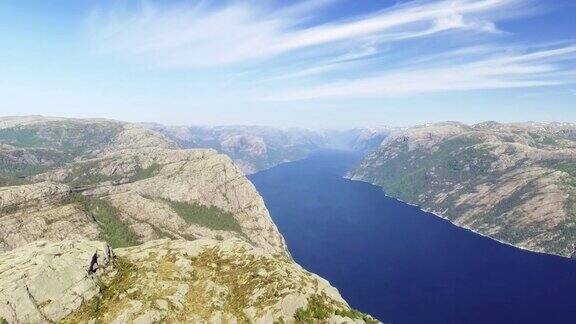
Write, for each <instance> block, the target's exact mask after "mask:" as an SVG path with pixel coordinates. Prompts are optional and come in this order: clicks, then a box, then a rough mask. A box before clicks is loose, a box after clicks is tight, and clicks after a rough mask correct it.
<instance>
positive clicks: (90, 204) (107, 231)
mask: <svg viewBox="0 0 576 324" xmlns="http://www.w3.org/2000/svg"><path fill="white" fill-rule="evenodd" d="M70 202H71V203H77V204H79V205H80V206H81V207H82V209H83V210H84V211H85V212H86V213H87V214H88V215H90V216H92V218H93V219H94V220H95V221H96V223H97V224H98V226H100V228H101V229H102V232H103V236H104V237H103V239H104V240H106V242H108V244H110V246H111V247H112V248H121V247H127V246H134V245H137V244H139V242H138V241H137V240H136V235H135V234H134V232H133V231H132V230H131V229H130V228H129V227H128V225H126V224H125V223H123V222H122V221H121V220H120V219H119V217H118V214H119V211H118V209H117V208H116V207H114V206H112V205H111V204H110V203H109V202H108V201H106V200H103V199H89V198H86V197H85V196H83V195H81V194H72V195H71V197H70Z"/></svg>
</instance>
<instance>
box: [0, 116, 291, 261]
mask: <svg viewBox="0 0 576 324" xmlns="http://www.w3.org/2000/svg"><path fill="white" fill-rule="evenodd" d="M9 122H10V123H9V125H11V126H12V128H5V129H4V133H3V134H4V138H3V137H2V133H0V142H1V141H2V140H4V141H6V143H11V145H23V144H24V143H27V144H30V145H33V146H34V147H33V148H34V149H37V148H41V149H49V147H52V148H51V149H54V150H55V152H59V153H58V154H61V156H62V163H63V165H62V166H57V165H56V166H53V167H52V168H51V170H49V171H48V172H44V173H40V174H37V175H33V174H30V175H28V176H27V179H26V180H25V181H24V184H21V185H16V186H8V187H1V186H0V225H2V227H1V228H0V233H1V234H2V236H0V250H9V249H13V248H15V247H18V246H21V245H23V244H26V243H29V242H33V241H35V240H39V239H45V240H53V241H58V240H62V239H75V238H81V237H84V238H87V239H105V240H107V241H109V242H110V243H111V244H112V245H113V246H115V247H119V246H128V245H133V244H136V243H142V242H145V241H148V240H153V239H158V238H162V237H169V238H183V239H195V238H214V239H216V238H220V239H224V238H230V237H237V238H241V239H244V240H247V241H248V242H250V243H252V244H255V245H256V246H258V247H260V248H262V249H264V250H266V251H268V252H270V253H283V254H286V253H287V249H286V246H285V243H284V240H283V238H282V236H281V235H280V233H279V232H278V230H277V228H276V226H275V225H274V223H273V222H272V220H271V218H270V215H269V214H268V211H267V209H266V207H265V206H264V202H263V200H262V198H261V197H260V195H259V194H258V192H257V191H256V189H255V188H254V186H253V185H252V184H251V183H250V182H249V181H248V180H247V179H246V177H245V176H244V174H243V173H242V171H241V170H240V169H239V168H238V167H237V166H235V165H234V163H233V162H232V161H231V160H230V158H228V157H227V156H225V155H221V154H218V153H216V152H215V151H213V150H206V149H196V150H180V149H178V148H177V145H176V144H175V143H174V142H173V141H172V140H170V139H169V138H167V137H166V136H164V135H162V134H159V133H157V132H155V131H153V130H150V129H147V128H143V127H140V126H137V125H133V124H123V123H117V122H112V121H89V120H52V119H49V120H47V121H45V122H44V123H42V122H41V120H39V119H38V118H32V119H26V118H24V121H23V122H22V123H23V124H16V123H15V121H14V120H9ZM57 123H62V125H61V127H62V128H65V129H67V131H66V132H64V131H62V130H61V129H59V126H58V124H57ZM94 127H96V128H99V133H98V134H96V135H94V138H96V139H98V138H99V139H101V140H102V142H100V141H98V140H95V139H94V138H90V139H86V138H85V137H86V136H85V135H82V134H77V133H76V132H83V131H84V130H85V129H86V128H90V129H92V128H94ZM0 131H2V129H0ZM92 132H94V131H93V130H92ZM57 136H61V138H60V139H58V138H57ZM31 139H33V141H31ZM63 142H70V143H72V144H67V145H64V144H62V143H63ZM46 143H48V144H46ZM55 143H59V144H58V145H56V144H55ZM53 144H54V145H53ZM6 145H8V144H6ZM69 146H72V148H70V147H69ZM26 149H27V150H28V149H32V148H26ZM67 150H71V151H67ZM55 154H56V153H55ZM0 185H1V184H0ZM210 218H214V219H210Z"/></svg>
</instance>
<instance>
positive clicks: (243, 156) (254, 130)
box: [146, 124, 326, 174]
mask: <svg viewBox="0 0 576 324" xmlns="http://www.w3.org/2000/svg"><path fill="white" fill-rule="evenodd" d="M146 126H147V127H149V128H151V129H154V130H156V131H159V132H161V133H163V134H165V135H166V136H168V137H170V138H171V139H173V140H174V141H175V142H177V143H178V144H179V145H180V146H181V147H184V148H212V149H215V150H216V151H218V152H219V153H222V154H226V155H228V156H230V157H231V158H232V159H233V160H234V162H235V163H236V164H237V165H239V166H240V167H241V168H242V170H243V171H244V173H246V174H252V173H256V172H258V171H262V170H265V169H268V168H271V167H273V166H276V165H278V164H280V163H283V162H290V161H295V160H299V159H303V158H305V157H306V156H307V155H308V154H310V153H311V152H313V151H315V150H318V149H320V148H322V147H324V146H325V144H326V138H325V137H324V136H322V134H319V133H316V132H313V131H309V130H305V129H276V128H271V127H259V126H216V127H202V126H190V127H187V126H164V125H159V124H147V125H146Z"/></svg>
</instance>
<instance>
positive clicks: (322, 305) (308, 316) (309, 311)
mask: <svg viewBox="0 0 576 324" xmlns="http://www.w3.org/2000/svg"><path fill="white" fill-rule="evenodd" d="M333 314H335V311H334V309H333V308H332V307H331V306H330V305H328V304H327V303H326V301H325V299H324V298H322V297H320V296H318V295H312V296H311V297H310V298H308V305H306V308H299V309H298V310H297V311H296V313H295V314H294V320H295V321H296V323H299V324H300V323H303V324H304V323H317V322H318V321H322V320H326V319H328V318H329V317H330V316H331V315H333Z"/></svg>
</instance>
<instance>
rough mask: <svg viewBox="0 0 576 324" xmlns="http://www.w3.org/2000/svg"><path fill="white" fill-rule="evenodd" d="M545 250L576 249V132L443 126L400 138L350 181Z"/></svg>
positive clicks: (554, 127) (559, 127) (568, 127)
mask: <svg viewBox="0 0 576 324" xmlns="http://www.w3.org/2000/svg"><path fill="white" fill-rule="evenodd" d="M348 176H349V177H350V178H352V179H355V180H362V181H367V182H370V183H372V184H375V185H378V186H382V187H383V188H384V190H385V191H386V193H387V194H388V195H390V196H393V197H397V198H399V199H401V200H404V201H406V202H409V203H414V204H417V205H419V206H421V207H422V208H424V209H426V210H429V211H432V212H434V213H436V214H438V215H441V216H442V217H446V218H448V219H449V220H450V221H452V222H453V223H454V224H456V225H458V226H462V227H465V228H469V229H472V230H474V231H477V232H479V233H481V234H484V235H487V236H490V237H492V238H494V239H497V240H500V241H503V242H506V243H509V244H513V245H515V246H518V247H521V248H524V249H528V250H532V251H538V252H545V253H552V254H557V255H561V256H566V257H568V256H571V255H572V254H573V252H574V244H575V243H576V126H575V125H572V124H560V123H557V124H554V123H552V124H547V123H522V124H498V123H494V122H487V123H481V124H477V125H473V126H467V125H464V124H459V123H440V124H432V125H426V126H419V127H414V128H411V129H408V130H406V131H402V132H397V133H395V134H393V135H392V136H390V137H389V138H387V139H386V140H385V141H384V142H383V143H382V145H381V146H380V147H379V148H378V149H377V150H376V151H375V152H373V153H372V154H369V155H368V156H366V158H365V159H364V160H363V161H362V163H361V164H360V165H359V166H358V167H357V168H356V169H355V170H353V171H351V172H350V173H349V175H348Z"/></svg>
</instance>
